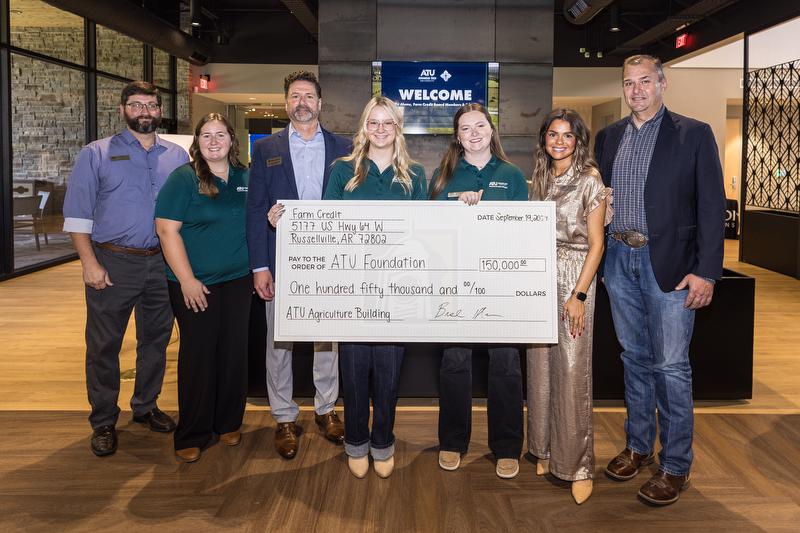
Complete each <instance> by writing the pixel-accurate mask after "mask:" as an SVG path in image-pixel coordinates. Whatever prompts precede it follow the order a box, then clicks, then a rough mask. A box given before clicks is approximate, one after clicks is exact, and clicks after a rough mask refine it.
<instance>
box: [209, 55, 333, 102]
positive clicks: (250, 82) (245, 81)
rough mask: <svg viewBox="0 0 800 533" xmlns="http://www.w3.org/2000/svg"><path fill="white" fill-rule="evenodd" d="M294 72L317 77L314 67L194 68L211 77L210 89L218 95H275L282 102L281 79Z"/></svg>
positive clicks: (215, 65)
mask: <svg viewBox="0 0 800 533" xmlns="http://www.w3.org/2000/svg"><path fill="white" fill-rule="evenodd" d="M296 70H308V71H310V72H313V73H314V74H316V75H317V76H319V72H318V68H317V66H316V65H250V64H239V63H209V64H207V65H203V66H202V67H195V72H197V73H199V74H209V75H211V87H213V90H214V92H218V93H277V94H280V97H281V99H280V101H281V102H283V79H284V78H285V77H286V76H287V75H289V74H291V73H292V72H294V71H296Z"/></svg>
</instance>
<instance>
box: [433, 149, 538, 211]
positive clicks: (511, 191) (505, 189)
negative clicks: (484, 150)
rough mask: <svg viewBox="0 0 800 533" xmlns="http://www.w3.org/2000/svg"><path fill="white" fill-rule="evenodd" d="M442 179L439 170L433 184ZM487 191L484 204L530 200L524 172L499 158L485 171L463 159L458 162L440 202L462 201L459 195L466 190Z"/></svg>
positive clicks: (440, 194) (493, 159) (482, 197)
mask: <svg viewBox="0 0 800 533" xmlns="http://www.w3.org/2000/svg"><path fill="white" fill-rule="evenodd" d="M438 176H439V169H436V171H435V172H434V173H433V178H432V179H431V184H433V183H434V182H435V181H436V178H437V177H438ZM481 189H483V196H481V200H482V201H489V200H493V201H497V200H523V201H525V200H527V199H528V184H527V183H526V181H525V176H523V175H522V171H521V170H520V169H519V168H518V167H517V166H516V165H512V164H511V163H507V162H505V161H503V160H501V159H498V158H497V157H495V156H492V158H491V159H490V160H489V162H488V163H486V166H484V167H483V168H482V169H480V170H478V167H476V166H474V165H470V164H469V163H467V162H466V160H464V158H463V157H462V158H461V159H460V160H459V161H458V165H456V168H455V170H453V175H452V176H450V181H449V182H448V184H447V185H445V188H444V190H442V192H440V193H439V195H438V196H437V197H436V199H437V200H458V195H459V194H460V193H462V192H465V191H475V192H477V191H480V190H481Z"/></svg>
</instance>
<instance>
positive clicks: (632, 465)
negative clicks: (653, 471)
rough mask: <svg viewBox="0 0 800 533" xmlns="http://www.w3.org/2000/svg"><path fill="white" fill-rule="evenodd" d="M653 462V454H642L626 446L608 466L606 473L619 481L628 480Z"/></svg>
mask: <svg viewBox="0 0 800 533" xmlns="http://www.w3.org/2000/svg"><path fill="white" fill-rule="evenodd" d="M652 463H653V454H652V453H651V454H650V455H642V454H640V453H636V452H634V451H633V450H631V449H630V448H625V449H624V450H622V451H621V452H620V453H619V455H617V456H616V457H614V458H613V459H612V460H611V462H610V463H608V466H607V467H606V475H607V476H608V477H610V478H612V479H616V480H617V481H628V480H629V479H633V478H634V477H636V474H638V473H639V468H641V467H643V466H647V465H649V464H652Z"/></svg>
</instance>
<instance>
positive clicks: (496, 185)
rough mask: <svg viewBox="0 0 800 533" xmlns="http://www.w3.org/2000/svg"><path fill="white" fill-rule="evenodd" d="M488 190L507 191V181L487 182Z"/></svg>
mask: <svg viewBox="0 0 800 533" xmlns="http://www.w3.org/2000/svg"><path fill="white" fill-rule="evenodd" d="M489 188H490V189H508V182H507V181H490V182H489Z"/></svg>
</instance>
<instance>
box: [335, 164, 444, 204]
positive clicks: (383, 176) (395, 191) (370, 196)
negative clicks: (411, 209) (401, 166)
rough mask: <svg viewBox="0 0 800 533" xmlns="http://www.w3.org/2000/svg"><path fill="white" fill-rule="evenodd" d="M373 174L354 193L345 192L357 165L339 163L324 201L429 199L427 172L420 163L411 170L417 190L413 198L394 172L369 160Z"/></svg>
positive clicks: (413, 193) (412, 190)
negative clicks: (396, 178)
mask: <svg viewBox="0 0 800 533" xmlns="http://www.w3.org/2000/svg"><path fill="white" fill-rule="evenodd" d="M365 162H366V163H368V164H369V172H368V173H367V178H366V179H365V180H364V182H363V183H362V184H361V185H360V186H358V187H356V189H355V190H353V191H345V190H344V188H345V185H347V182H348V181H350V178H352V177H353V174H354V170H353V169H354V166H353V161H337V162H336V163H334V165H333V168H332V169H331V175H330V178H328V188H327V189H325V196H324V197H323V199H324V200H426V199H427V198H428V192H427V186H426V185H427V183H426V181H425V169H424V168H422V165H418V164H416V163H414V164H412V165H411V168H410V169H409V171H410V173H411V181H412V184H413V187H412V189H411V194H409V193H408V192H407V191H406V190H405V189H404V188H403V186H402V185H401V184H400V182H398V181H396V180H395V179H394V169H393V168H392V167H391V165H390V166H388V167H386V170H384V171H383V172H381V171H379V170H378V167H377V165H375V163H373V162H372V161H371V160H369V159H366V160H365Z"/></svg>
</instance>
